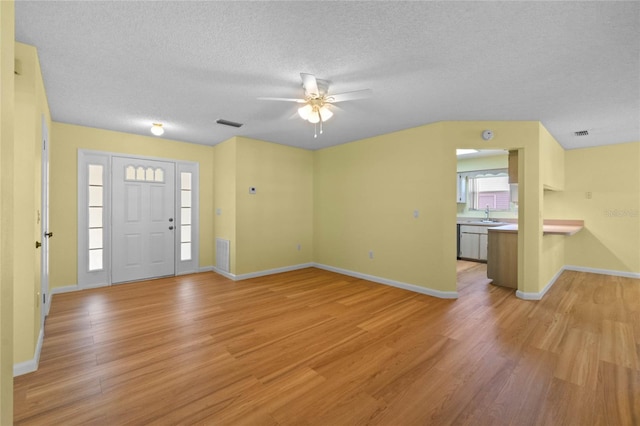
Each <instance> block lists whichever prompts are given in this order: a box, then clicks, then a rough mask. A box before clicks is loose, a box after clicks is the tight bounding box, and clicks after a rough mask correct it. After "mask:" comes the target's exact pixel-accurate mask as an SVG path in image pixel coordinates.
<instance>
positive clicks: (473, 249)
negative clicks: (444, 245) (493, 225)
mask: <svg viewBox="0 0 640 426" xmlns="http://www.w3.org/2000/svg"><path fill="white" fill-rule="evenodd" d="M460 257H463V258H465V259H479V258H480V234H472V233H469V232H462V230H461V231H460Z"/></svg>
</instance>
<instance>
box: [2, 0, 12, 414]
mask: <svg viewBox="0 0 640 426" xmlns="http://www.w3.org/2000/svg"><path fill="white" fill-rule="evenodd" d="M14 52H15V44H14V3H13V1H1V2H0V192H1V193H2V197H0V424H2V425H10V424H12V423H13V348H14V345H13V312H14V309H13V282H14V278H13V273H14V270H13V262H14V250H13V243H14V232H13V225H14V222H13V207H12V205H13V195H14V188H13V182H14V181H13V170H14V163H13V161H14V159H13V153H14V148H15V138H14V104H15V101H14V74H13V68H14V57H15V56H14Z"/></svg>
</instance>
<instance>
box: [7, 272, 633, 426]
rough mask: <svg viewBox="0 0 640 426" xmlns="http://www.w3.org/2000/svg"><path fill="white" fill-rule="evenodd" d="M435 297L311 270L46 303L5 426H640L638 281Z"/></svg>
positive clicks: (207, 277) (573, 281)
mask: <svg viewBox="0 0 640 426" xmlns="http://www.w3.org/2000/svg"><path fill="white" fill-rule="evenodd" d="M485 268H486V266H485V265H481V264H474V263H470V262H466V263H464V262H463V263H460V264H459V285H458V289H459V292H460V298H459V299H458V300H441V299H436V298H433V297H429V296H424V295H420V294H416V293H411V292H408V291H404V290H400V289H396V288H393V287H388V286H384V285H380V284H374V283H371V282H367V281H363V280H359V279H355V278H350V277H345V276H342V275H338V274H335V273H331V272H326V271H322V270H318V269H313V268H309V269H304V270H300V271H296V272H290V273H284V274H279V275H273V276H269V277H263V278H256V279H251V280H247V281H240V282H235V283H234V282H232V281H229V280H227V279H225V278H223V277H221V276H219V275H216V274H214V273H203V274H197V275H191V276H183V277H177V278H171V279H162V280H157V281H148V282H141V283H134V284H124V285H119V286H113V287H110V288H105V289H97V290H88V291H83V292H77V293H68V294H59V295H56V296H54V298H53V304H52V308H51V314H50V316H49V318H48V319H47V323H46V328H45V330H46V335H45V339H44V345H43V348H42V355H41V358H40V368H39V370H38V371H37V372H35V373H31V374H28V375H25V376H21V377H17V378H16V379H15V398H14V400H15V421H16V423H17V424H47V425H52V424H64V425H74V424H83V425H85V424H100V425H121V424H216V425H218V424H239V425H279V424H280V425H289V424H298V425H311V424H313V425H316V424H317V425H355V424H376V425H378V424H380V425H418V424H420V425H448V424H461V425H462V424H469V425H502V424H513V425H591V424H602V425H625V424H628V425H632V424H635V425H639V424H640V359H639V352H640V346H639V344H640V282H639V281H638V280H632V279H624V278H616V277H608V276H603V275H592V274H586V273H579V272H564V273H563V274H562V276H561V277H560V278H559V280H558V281H557V282H556V284H555V285H554V286H553V288H552V289H551V290H550V291H549V293H548V294H547V295H546V297H545V298H544V299H543V300H542V301H539V302H534V301H524V300H520V299H517V298H516V297H515V295H514V292H513V291H512V290H509V289H504V288H499V287H495V286H493V285H491V284H488V280H486V275H485V276H484V278H483V274H484V273H485V271H486V269H485Z"/></svg>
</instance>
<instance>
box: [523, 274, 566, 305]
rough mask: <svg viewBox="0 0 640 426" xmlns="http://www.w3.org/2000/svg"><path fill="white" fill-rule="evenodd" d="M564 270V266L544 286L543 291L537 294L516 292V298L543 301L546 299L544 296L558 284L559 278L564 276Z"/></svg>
mask: <svg viewBox="0 0 640 426" xmlns="http://www.w3.org/2000/svg"><path fill="white" fill-rule="evenodd" d="M564 270H565V267H564V266H563V267H562V268H560V270H559V271H558V272H556V274H555V275H554V276H553V278H551V280H549V282H548V283H547V285H546V286H544V288H543V289H542V290H541V291H539V292H537V293H530V292H524V291H520V290H516V297H518V298H520V299H523V300H541V299H542V298H543V297H544V295H545V294H547V292H548V291H549V289H550V288H551V287H552V286H553V285H554V284H555V283H556V280H557V279H558V278H560V275H562V273H563V272H564Z"/></svg>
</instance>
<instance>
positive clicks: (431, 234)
mask: <svg viewBox="0 0 640 426" xmlns="http://www.w3.org/2000/svg"><path fill="white" fill-rule="evenodd" d="M442 132H443V124H440V123H437V124H433V125H429V126H422V127H417V128H413V129H408V130H404V131H400V132H395V133H391V134H387V135H382V136H378V137H374V138H369V139H365V140H361V141H358V142H353V143H349V144H346V145H339V146H335V147H331V148H327V149H323V150H319V151H316V156H315V173H314V174H315V176H314V180H315V201H314V204H315V217H314V225H315V226H314V254H315V261H316V262H318V263H320V264H324V265H328V266H332V267H337V268H342V269H347V270H351V271H356V272H359V273H364V274H369V275H374V276H377V277H381V278H385V279H390V280H395V281H400V282H403V283H408V284H413V285H417V286H421V287H426V288H430V289H433V290H438V291H455V289H456V288H455V287H456V283H455V281H456V279H455V261H456V255H455V250H456V248H455V246H456V243H455V238H456V237H455V216H456V203H455V192H454V191H455V179H454V176H455V172H456V156H455V147H454V146H453V145H452V146H451V147H450V148H448V147H447V146H446V144H445V143H444V140H443V133H442ZM445 177H447V178H445ZM443 182H446V184H443ZM449 182H450V184H449ZM443 200H450V202H443ZM415 210H418V211H419V217H418V218H414V211H415ZM447 218H448V219H450V220H451V221H452V222H453V223H452V224H451V229H448V227H447V226H448V225H447V224H446V222H448V220H447ZM370 251H373V259H371V258H370V257H369V252H370Z"/></svg>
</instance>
